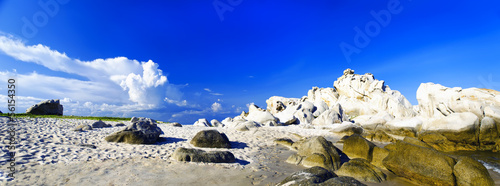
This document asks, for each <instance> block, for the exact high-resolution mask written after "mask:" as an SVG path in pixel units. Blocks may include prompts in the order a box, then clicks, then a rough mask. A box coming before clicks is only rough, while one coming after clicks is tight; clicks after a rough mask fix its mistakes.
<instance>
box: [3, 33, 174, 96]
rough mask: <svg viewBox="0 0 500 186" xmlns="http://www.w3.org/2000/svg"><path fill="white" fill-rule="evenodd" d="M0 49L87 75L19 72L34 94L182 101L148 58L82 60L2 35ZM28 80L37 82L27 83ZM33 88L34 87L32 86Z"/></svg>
mask: <svg viewBox="0 0 500 186" xmlns="http://www.w3.org/2000/svg"><path fill="white" fill-rule="evenodd" d="M0 51H3V52H4V53H5V54H6V55H8V56H11V57H12V58H15V59H17V60H20V61H24V62H30V63H36V64H39V65H42V66H44V67H46V68H49V69H51V70H54V71H61V72H66V73H70V74H77V75H80V76H82V77H86V78H88V79H89V81H81V80H76V79H68V78H63V77H51V76H45V75H38V74H36V73H32V74H28V75H19V78H20V83H22V81H24V83H25V84H23V85H20V87H26V88H27V89H29V90H28V91H26V93H32V94H35V93H36V94H42V96H37V97H62V95H68V94H69V96H68V97H70V98H71V99H74V100H78V101H91V102H114V103H117V102H120V103H121V104H131V102H132V103H136V104H139V105H153V106H158V105H160V104H161V103H163V100H164V99H165V98H166V97H167V98H168V99H170V100H175V101H181V100H180V97H182V93H180V91H179V90H178V87H177V86H176V85H172V84H169V83H168V80H167V77H166V76H164V75H163V72H162V70H160V69H159V68H158V67H159V66H158V64H157V63H154V62H153V61H151V60H149V61H147V62H139V61H137V60H130V59H128V58H126V57H116V58H108V59H95V60H92V61H81V60H79V59H72V58H70V57H68V56H67V55H66V54H65V53H61V52H59V51H56V50H51V49H50V48H49V47H47V46H44V45H41V44H38V45H32V46H27V45H25V44H24V43H22V42H21V41H20V40H18V39H15V38H13V37H9V36H1V35H0ZM30 84H31V85H36V86H28V85H30ZM30 87H32V88H31V89H30ZM120 87H121V90H120ZM35 88H36V90H32V89H35ZM124 91H126V93H127V94H128V95H127V96H126V97H125V96H122V95H123V92H124ZM31 96H34V95H31ZM117 98H118V99H117ZM124 98H126V99H124ZM129 101H131V102H129Z"/></svg>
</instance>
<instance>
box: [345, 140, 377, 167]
mask: <svg viewBox="0 0 500 186" xmlns="http://www.w3.org/2000/svg"><path fill="white" fill-rule="evenodd" d="M374 147H375V144H373V143H372V142H370V141H368V140H366V139H365V138H363V137H362V136H361V135H359V134H353V135H351V136H349V137H347V138H345V139H344V149H343V152H344V153H345V154H347V156H349V158H351V159H354V158H363V159H366V160H368V161H369V162H371V161H372V153H373V148H374Z"/></svg>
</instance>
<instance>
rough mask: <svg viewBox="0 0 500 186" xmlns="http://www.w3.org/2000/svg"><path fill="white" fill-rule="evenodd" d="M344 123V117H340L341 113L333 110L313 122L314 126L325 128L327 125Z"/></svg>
mask: <svg viewBox="0 0 500 186" xmlns="http://www.w3.org/2000/svg"><path fill="white" fill-rule="evenodd" d="M342 122H343V120H342V116H341V115H340V113H338V112H337V111H335V110H333V109H330V110H327V111H325V112H323V113H322V114H321V115H319V117H317V118H316V119H314V120H313V121H312V124H313V125H316V126H325V125H333V124H335V123H342Z"/></svg>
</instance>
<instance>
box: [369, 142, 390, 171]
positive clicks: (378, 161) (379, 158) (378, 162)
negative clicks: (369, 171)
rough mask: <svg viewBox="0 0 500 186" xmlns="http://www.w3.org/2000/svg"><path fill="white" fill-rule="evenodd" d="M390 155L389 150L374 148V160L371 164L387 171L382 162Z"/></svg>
mask: <svg viewBox="0 0 500 186" xmlns="http://www.w3.org/2000/svg"><path fill="white" fill-rule="evenodd" d="M388 155H389V150H387V149H385V148H380V147H373V159H372V162H371V163H372V164H373V165H375V166H376V167H378V168H381V169H387V168H385V166H384V164H383V163H382V162H383V160H384V159H385V157H387V156H388Z"/></svg>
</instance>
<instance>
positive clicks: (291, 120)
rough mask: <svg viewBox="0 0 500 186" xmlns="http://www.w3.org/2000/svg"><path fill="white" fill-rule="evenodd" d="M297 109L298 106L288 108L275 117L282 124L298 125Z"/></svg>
mask: <svg viewBox="0 0 500 186" xmlns="http://www.w3.org/2000/svg"><path fill="white" fill-rule="evenodd" d="M297 107H298V106H297V105H295V106H288V107H287V108H286V109H285V110H284V111H281V112H278V113H277V114H275V115H274V116H275V117H277V118H278V119H279V120H280V122H281V123H282V124H285V125H290V124H297V123H298V122H297V117H295V115H294V114H295V112H297Z"/></svg>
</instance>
